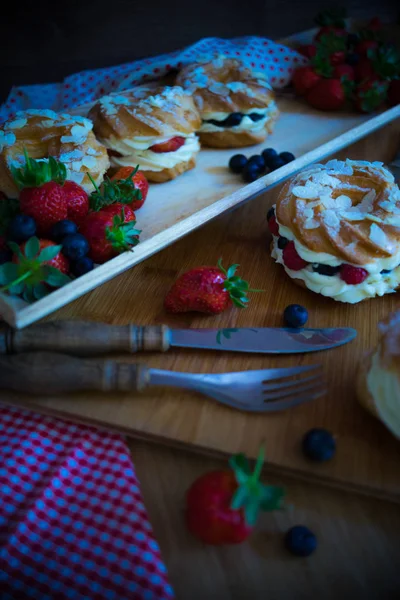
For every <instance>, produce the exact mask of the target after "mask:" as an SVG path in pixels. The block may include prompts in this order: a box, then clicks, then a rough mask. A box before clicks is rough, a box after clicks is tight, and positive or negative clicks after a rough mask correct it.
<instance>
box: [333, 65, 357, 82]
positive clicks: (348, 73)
mask: <svg viewBox="0 0 400 600" xmlns="http://www.w3.org/2000/svg"><path fill="white" fill-rule="evenodd" d="M333 77H334V79H343V78H346V79H348V80H349V81H354V68H353V67H352V66H351V65H346V64H342V65H336V66H335V67H334V69H333Z"/></svg>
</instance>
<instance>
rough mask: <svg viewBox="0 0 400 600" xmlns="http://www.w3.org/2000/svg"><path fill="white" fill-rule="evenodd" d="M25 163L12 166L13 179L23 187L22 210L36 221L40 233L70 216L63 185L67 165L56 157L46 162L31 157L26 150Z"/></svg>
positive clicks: (20, 199)
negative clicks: (18, 166)
mask: <svg viewBox="0 0 400 600" xmlns="http://www.w3.org/2000/svg"><path fill="white" fill-rule="evenodd" d="M24 154H25V165H24V166H23V167H21V168H19V169H16V168H14V167H12V168H11V171H12V175H13V178H14V180H15V183H16V184H17V186H18V187H19V188H20V189H21V192H20V196H19V203H20V210H21V212H22V213H23V214H25V215H29V216H30V217H32V218H33V219H34V220H35V221H36V226H37V230H38V232H39V233H40V234H45V233H47V232H48V231H49V229H50V228H51V226H52V225H54V224H55V223H58V221H62V220H63V219H66V218H67V202H66V200H65V198H64V194H63V188H62V184H63V183H64V181H65V176H66V172H67V171H66V168H65V165H63V164H62V163H59V162H57V161H56V160H55V159H54V158H53V157H50V158H49V160H48V161H47V162H46V161H38V160H34V159H32V158H29V157H28V155H27V153H26V151H25V153H24Z"/></svg>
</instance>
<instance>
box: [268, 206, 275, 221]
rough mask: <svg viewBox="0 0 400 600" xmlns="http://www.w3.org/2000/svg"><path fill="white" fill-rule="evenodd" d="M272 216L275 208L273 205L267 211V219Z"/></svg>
mask: <svg viewBox="0 0 400 600" xmlns="http://www.w3.org/2000/svg"><path fill="white" fill-rule="evenodd" d="M274 216H275V209H274V207H272V208H270V209H269V211H268V212H267V221H269V220H270V219H272V217H274Z"/></svg>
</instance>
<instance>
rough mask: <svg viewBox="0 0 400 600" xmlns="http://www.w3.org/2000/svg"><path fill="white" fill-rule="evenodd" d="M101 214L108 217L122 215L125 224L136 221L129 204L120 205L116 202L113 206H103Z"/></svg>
mask: <svg viewBox="0 0 400 600" xmlns="http://www.w3.org/2000/svg"><path fill="white" fill-rule="evenodd" d="M101 210H102V212H105V213H108V214H109V215H113V216H114V215H122V213H123V214H124V220H125V223H129V221H136V215H135V213H134V212H133V210H132V206H131V205H130V204H121V203H120V202H116V203H115V204H110V205H109V206H105V207H104V208H102V209H101Z"/></svg>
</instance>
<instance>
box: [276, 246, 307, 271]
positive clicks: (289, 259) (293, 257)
mask: <svg viewBox="0 0 400 600" xmlns="http://www.w3.org/2000/svg"><path fill="white" fill-rule="evenodd" d="M282 256H283V262H284V264H285V267H287V268H288V269H290V270H291V271H301V269H304V268H305V267H306V266H307V265H308V262H306V261H305V260H303V259H302V258H301V256H300V255H299V254H298V253H297V250H296V246H295V245H294V242H293V241H292V242H289V243H288V244H286V246H285V247H284V249H283V251H282Z"/></svg>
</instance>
